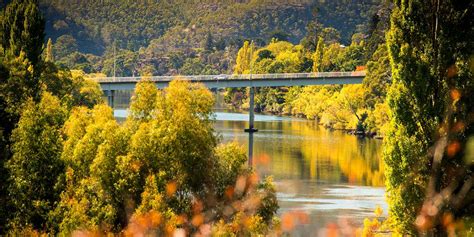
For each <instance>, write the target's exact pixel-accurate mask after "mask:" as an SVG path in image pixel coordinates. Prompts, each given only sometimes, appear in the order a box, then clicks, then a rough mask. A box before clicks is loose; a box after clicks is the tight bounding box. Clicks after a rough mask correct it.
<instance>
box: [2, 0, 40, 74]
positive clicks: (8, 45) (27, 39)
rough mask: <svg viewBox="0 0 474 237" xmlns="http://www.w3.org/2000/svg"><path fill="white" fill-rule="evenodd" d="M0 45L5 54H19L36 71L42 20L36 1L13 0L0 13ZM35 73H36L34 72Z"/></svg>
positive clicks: (38, 59)
mask: <svg viewBox="0 0 474 237" xmlns="http://www.w3.org/2000/svg"><path fill="white" fill-rule="evenodd" d="M1 18H2V21H1V23H0V40H1V41H0V44H1V45H2V46H3V50H4V51H5V52H10V53H11V54H12V55H14V56H19V55H20V52H22V51H23V52H24V53H25V54H26V58H27V59H28V61H29V62H31V64H32V65H33V67H34V69H35V70H38V67H39V62H40V61H41V54H42V52H43V40H44V34H45V33H44V19H43V15H42V14H41V11H40V9H39V6H38V2H37V1H36V0H27V1H23V0H14V1H12V2H11V3H10V4H8V5H7V7H6V8H5V9H4V10H3V11H2V17H1ZM36 73H37V72H36Z"/></svg>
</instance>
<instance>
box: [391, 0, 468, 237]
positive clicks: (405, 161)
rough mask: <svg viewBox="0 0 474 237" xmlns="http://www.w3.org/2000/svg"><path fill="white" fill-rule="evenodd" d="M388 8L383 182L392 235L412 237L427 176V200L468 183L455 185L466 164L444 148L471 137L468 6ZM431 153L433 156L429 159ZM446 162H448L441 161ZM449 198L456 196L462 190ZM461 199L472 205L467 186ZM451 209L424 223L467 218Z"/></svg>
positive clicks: (412, 2)
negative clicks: (442, 216)
mask: <svg viewBox="0 0 474 237" xmlns="http://www.w3.org/2000/svg"><path fill="white" fill-rule="evenodd" d="M394 5H395V7H394V10H393V13H392V16H391V29H390V31H389V32H388V35H387V44H388V51H389V56H390V63H391V67H392V77H393V83H392V85H391V87H390V89H389V92H388V95H387V99H388V104H389V108H390V113H389V114H390V120H391V121H390V129H389V131H388V134H387V136H386V137H387V139H385V140H384V159H385V163H386V172H385V175H386V177H387V179H386V185H387V191H388V201H389V205H390V213H389V214H390V217H391V219H392V222H393V223H394V227H395V228H396V230H397V231H398V232H401V233H405V234H414V232H415V226H414V223H415V218H416V216H417V213H418V212H420V210H422V202H423V199H424V198H425V196H426V195H429V193H426V192H425V190H426V187H427V184H428V180H429V177H430V173H431V172H436V173H437V174H438V175H437V176H439V177H438V178H437V179H435V180H436V181H434V182H433V183H430V187H431V192H434V193H439V192H440V191H441V190H445V188H446V187H448V186H449V185H451V181H453V180H454V181H456V180H457V181H459V183H462V180H469V177H470V176H471V175H472V172H470V171H466V172H464V174H463V175H460V177H459V178H460V179H458V177H456V176H457V175H453V173H452V171H453V170H457V169H459V168H460V167H465V166H466V164H465V163H464V161H463V156H464V154H462V152H459V153H458V152H457V150H454V151H453V150H451V152H449V151H450V149H449V145H450V144H458V145H459V147H461V148H462V147H464V146H465V145H466V141H467V139H468V138H469V136H470V135H471V136H472V133H473V127H472V125H469V121H472V119H471V120H470V119H469V117H468V116H469V114H470V113H472V109H473V108H474V103H473V100H474V99H473V96H472V94H473V93H474V88H473V83H474V82H473V80H472V78H473V74H472V68H471V70H469V62H470V61H471V62H472V55H473V52H474V51H473V49H474V41H473V40H472V39H473V38H474V30H473V29H474V26H473V21H472V12H473V10H474V4H473V3H472V2H471V1H454V0H446V1H421V0H409V1H401V0H397V1H394ZM460 32H463V33H460ZM458 122H462V123H463V126H462V128H461V129H457V130H456V131H457V133H456V134H457V135H456V136H455V137H453V136H450V135H449V134H450V131H451V129H452V128H454V127H455V126H454V125H455V124H456V123H458ZM437 141H438V143H437V147H438V145H439V144H443V143H445V145H444V146H443V145H441V146H440V147H442V148H443V149H444V148H445V147H446V146H448V149H446V150H447V151H446V152H441V154H440V155H439V152H438V151H435V150H433V149H434V148H433V149H430V147H432V146H433V145H434V144H435V143H436V142H437ZM443 141H444V142H443ZM453 142H454V143H453ZM456 146H457V145H456ZM436 150H438V149H436ZM437 153H438V155H439V156H434V154H437ZM445 156H446V157H449V158H447V159H443V157H445ZM432 168H433V170H432ZM450 174H451V175H450ZM454 190H457V191H456V192H459V190H461V188H459V189H458V188H455V189H454ZM468 190H469V189H468ZM453 195H456V193H454V194H453ZM468 196H471V197H472V186H471V189H470V191H469V192H468ZM458 204H459V206H456V205H457V204H456V205H454V204H453V203H450V202H444V201H443V205H442V206H440V207H437V209H435V210H436V213H431V214H430V215H431V216H433V214H434V215H437V213H443V212H444V211H443V210H445V209H447V210H451V212H452V213H453V214H454V216H455V217H462V216H463V215H465V214H466V213H469V211H470V210H471V212H470V215H472V213H473V212H472V205H471V206H470V209H469V208H468V207H469V205H468V204H469V202H468V203H462V202H461V203H458ZM471 204H472V203H471ZM423 210H424V209H423ZM432 210H434V209H432ZM463 213H464V214H463ZM423 220H426V219H423ZM423 220H420V222H419V224H421V223H422V221H423ZM423 223H428V225H425V226H424V227H427V226H430V225H431V226H435V227H436V226H438V225H440V221H439V219H437V220H436V219H435V220H434V222H431V223H429V222H423Z"/></svg>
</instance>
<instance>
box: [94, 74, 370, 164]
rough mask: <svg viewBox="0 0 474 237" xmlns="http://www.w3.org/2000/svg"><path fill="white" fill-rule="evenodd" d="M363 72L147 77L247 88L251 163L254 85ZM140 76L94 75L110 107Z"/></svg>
mask: <svg viewBox="0 0 474 237" xmlns="http://www.w3.org/2000/svg"><path fill="white" fill-rule="evenodd" d="M364 77H365V71H356V72H316V73H273V74H236V75H196V76H152V77H148V79H150V80H151V81H153V82H154V83H155V84H156V86H157V87H158V88H165V87H167V86H168V84H169V82H170V81H172V80H173V79H176V78H180V79H182V80H188V81H191V82H199V83H202V84H204V85H205V86H206V87H207V88H209V89H218V88H239V87H249V88H250V95H249V105H250V106H249V128H247V129H245V131H246V132H248V133H249V164H252V153H253V133H254V132H257V131H258V129H256V128H254V95H255V87H282V86H309V85H338V84H339V85H340V84H361V83H362V80H363V79H364ZM141 79H142V77H103V78H94V80H96V81H97V82H98V83H99V84H100V86H101V88H102V90H103V91H104V94H105V95H106V96H107V101H108V104H109V105H110V106H113V104H114V94H115V91H117V90H134V89H135V85H136V84H137V82H139V81H140V80H141Z"/></svg>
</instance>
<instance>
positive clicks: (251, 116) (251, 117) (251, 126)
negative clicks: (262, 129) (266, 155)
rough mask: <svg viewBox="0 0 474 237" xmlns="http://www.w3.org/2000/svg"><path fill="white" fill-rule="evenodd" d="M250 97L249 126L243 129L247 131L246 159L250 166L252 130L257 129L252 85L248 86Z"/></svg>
mask: <svg viewBox="0 0 474 237" xmlns="http://www.w3.org/2000/svg"><path fill="white" fill-rule="evenodd" d="M249 94H250V95H249V96H250V98H249V128H247V129H245V130H244V131H245V132H248V133H249V153H248V157H249V161H248V164H249V166H252V165H253V133H254V132H258V129H256V128H255V127H254V120H255V114H254V110H255V102H254V98H255V88H254V87H250V93H249Z"/></svg>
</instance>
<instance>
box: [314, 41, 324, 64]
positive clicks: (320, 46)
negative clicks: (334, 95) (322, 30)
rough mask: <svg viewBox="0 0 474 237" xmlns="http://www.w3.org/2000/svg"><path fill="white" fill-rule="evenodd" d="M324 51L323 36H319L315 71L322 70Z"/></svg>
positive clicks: (315, 53) (315, 56)
mask: <svg viewBox="0 0 474 237" xmlns="http://www.w3.org/2000/svg"><path fill="white" fill-rule="evenodd" d="M323 52H324V42H323V38H322V37H319V39H318V45H317V46H316V52H314V56H313V72H320V71H321V59H322V57H323Z"/></svg>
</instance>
